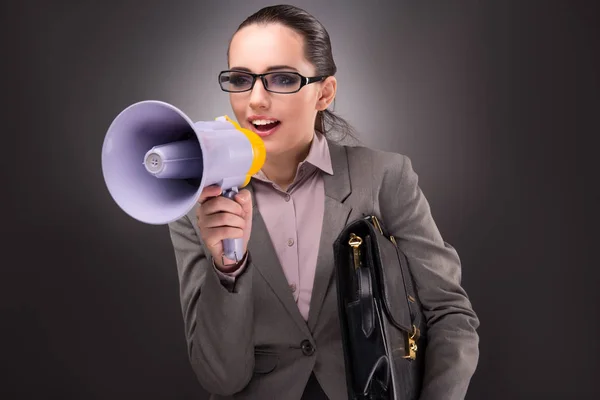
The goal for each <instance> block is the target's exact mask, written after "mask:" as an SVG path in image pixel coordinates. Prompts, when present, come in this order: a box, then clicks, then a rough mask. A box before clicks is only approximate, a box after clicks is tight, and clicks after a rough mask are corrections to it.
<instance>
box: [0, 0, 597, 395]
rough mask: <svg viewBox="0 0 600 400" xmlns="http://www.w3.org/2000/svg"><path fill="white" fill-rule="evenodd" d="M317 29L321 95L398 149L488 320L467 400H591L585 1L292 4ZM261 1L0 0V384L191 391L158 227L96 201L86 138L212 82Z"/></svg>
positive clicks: (168, 252)
mask: <svg viewBox="0 0 600 400" xmlns="http://www.w3.org/2000/svg"><path fill="white" fill-rule="evenodd" d="M293 3H294V4H297V5H300V6H303V7H304V8H305V9H307V10H308V11H309V12H311V13H313V14H315V15H316V16H317V17H318V18H319V19H320V20H321V21H322V22H323V23H324V24H325V25H326V27H327V29H328V30H329V33H330V35H331V38H332V41H333V48H334V57H335V59H336V62H337V64H338V68H339V73H338V76H337V77H338V81H339V92H338V99H337V102H336V105H335V110H336V111H338V112H339V113H340V114H341V115H342V116H344V117H346V118H347V119H348V120H349V121H350V122H351V123H352V124H353V125H354V126H355V127H356V129H357V130H358V131H359V132H360V138H361V140H362V142H363V143H364V144H366V145H368V146H372V147H375V148H380V149H386V150H391V151H396V152H400V153H404V154H407V155H409V156H410V157H411V159H412V160H413V163H414V166H415V168H416V171H417V172H418V173H419V175H420V183H421V186H422V188H423V190H424V191H425V194H426V196H427V197H428V199H429V201H430V203H431V205H432V209H433V213H434V217H435V218H436V221H437V222H438V225H439V228H440V230H441V232H442V234H443V236H444V238H445V239H446V240H447V241H448V242H450V243H451V244H453V245H454V246H455V247H456V248H457V249H458V251H459V253H460V255H461V259H462V261H463V276H464V278H463V283H464V286H465V287H466V289H467V290H468V292H469V294H470V296H471V299H472V301H473V304H474V306H475V309H476V311H477V312H478V314H479V316H480V318H481V321H482V325H481V329H480V334H481V361H480V364H479V368H478V370H477V373H476V375H475V376H474V378H473V381H472V385H471V389H470V392H469V395H468V396H467V398H468V399H533V398H535V399H537V398H544V399H573V398H577V399H592V398H598V396H599V395H600V389H599V388H598V385H597V384H596V382H595V381H594V380H597V376H598V372H597V371H598V366H599V361H598V357H599V356H600V352H599V345H598V342H599V340H598V336H597V332H598V331H597V328H598V317H597V315H598V311H597V309H596V307H597V305H598V304H600V298H599V295H598V273H597V267H598V262H597V259H593V258H592V251H593V250H595V248H594V247H595V245H596V243H595V242H596V241H595V240H593V239H597V237H598V235H597V233H596V231H595V229H593V228H595V226H596V225H595V224H594V220H593V219H592V212H594V213H595V212H596V211H595V210H593V209H592V207H593V206H596V205H597V204H598V196H597V195H596V194H595V193H596V192H595V190H596V187H595V186H596V184H597V182H598V178H597V176H596V175H597V174H596V172H597V170H598V167H597V166H596V165H595V163H594V161H595V157H594V155H595V152H596V148H595V147H593V146H592V137H593V136H595V135H597V134H598V132H600V130H599V129H598V128H599V126H598V125H599V124H598V121H597V118H598V108H599V98H598V90H599V89H600V87H599V86H600V85H599V77H598V70H600V65H599V63H598V57H597V56H598V54H597V53H598V38H599V37H600V36H599V32H598V22H597V20H596V12H595V9H594V5H593V2H588V3H583V2H581V3H577V4H576V3H575V2H572V1H569V2H567V1H563V2H550V1H544V2H543V1H539V2H534V1H520V2H519V1H487V2H483V1H418V2H417V1H413V2H401V1H392V0H390V1H377V0H371V1H364V2H356V3H354V2H348V1H327V2H322V3H321V2H320V1H316V0H314V1H296V2H293ZM267 4H270V3H268V2H264V1H235V2H234V1H230V0H227V1H226V0H223V1H221V2H220V4H219V5H216V2H211V3H206V2H200V1H170V2H166V1H162V2H159V1H137V2H134V1H120V2H111V3H109V2H104V1H91V0H87V1H86V0H80V1H77V2H75V1H73V2H70V3H69V2H66V1H62V2H61V1H55V2H42V1H21V2H12V3H7V2H5V3H3V5H1V6H0V10H1V21H0V22H1V23H0V30H1V31H0V32H1V34H2V35H1V41H2V42H1V44H2V63H1V68H2V76H3V79H2V84H1V86H0V88H1V89H2V98H3V102H2V107H0V108H1V110H2V121H3V123H4V124H5V125H4V129H3V132H2V134H3V145H2V150H3V158H4V160H3V162H2V165H3V167H2V169H1V171H2V182H3V186H2V193H3V196H2V198H3V204H4V205H3V210H4V214H5V216H6V218H4V219H3V224H2V229H1V231H2V241H1V243H2V256H3V258H2V261H1V262H0V265H1V266H2V267H1V269H2V276H1V277H0V285H1V288H0V289H1V290H0V310H1V317H2V322H1V325H0V326H1V329H0V332H1V335H2V338H1V340H0V360H2V361H0V365H2V370H1V371H0V372H1V374H0V382H1V384H0V397H2V398H3V399H46V398H61V399H133V398H136V399H137V398H144V399H203V398H206V394H205V393H204V392H203V390H202V389H201V388H200V387H199V384H198V383H197V382H196V380H195V378H194V375H193V373H192V371H191V368H190V367H189V364H188V361H187V356H186V349H185V344H184V342H185V340H184V333H183V323H182V317H181V313H180V308H179V298H178V282H177V275H176V269H175V264H174V257H173V253H172V249H171V247H170V246H171V245H170V241H169V237H168V232H167V229H166V227H154V226H148V225H144V224H141V223H139V222H137V221H135V220H132V219H131V218H129V217H128V216H126V215H125V214H124V213H123V212H122V211H121V210H120V209H118V207H117V206H116V205H115V204H114V203H113V201H112V199H111V198H110V196H109V194H108V192H107V190H106V187H105V185H104V181H103V179H102V172H101V169H100V150H101V147H102V141H103V139H104V134H105V132H106V130H107V128H108V126H109V124H110V122H111V121H112V119H113V118H114V117H115V116H116V115H117V114H118V112H120V111H121V110H122V109H124V108H125V107H126V106H128V105H129V104H131V103H133V102H136V101H140V100H146V99H159V100H163V101H167V102H170V103H172V104H174V105H176V106H177V107H179V108H181V109H182V110H184V111H185V112H186V113H188V115H189V116H190V117H192V119H194V120H202V119H213V118H214V117H215V116H217V115H222V114H229V115H232V113H231V110H230V107H229V103H228V97H227V95H226V94H225V93H223V92H221V91H220V90H219V88H218V85H217V80H216V76H217V73H218V72H219V71H220V70H222V69H225V68H226V59H225V51H226V46H227V42H228V40H229V38H230V35H231V33H232V32H233V31H234V29H235V28H236V27H237V25H238V24H239V23H240V22H241V21H242V20H243V19H244V18H245V17H246V16H247V15H249V14H251V13H252V12H254V11H256V10H257V9H258V8H259V7H261V6H264V5H267Z"/></svg>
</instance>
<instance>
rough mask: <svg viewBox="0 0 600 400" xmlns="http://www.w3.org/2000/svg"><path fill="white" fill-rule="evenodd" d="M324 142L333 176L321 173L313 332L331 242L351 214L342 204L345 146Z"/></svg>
mask: <svg viewBox="0 0 600 400" xmlns="http://www.w3.org/2000/svg"><path fill="white" fill-rule="evenodd" d="M327 144H328V145H329V151H330V154H331V165H332V169H333V175H329V174H323V178H324V183H325V213H324V215H323V226H322V230H321V239H320V245H319V254H318V256H317V269H316V272H315V281H314V286H313V291H312V296H311V300H310V311H309V315H308V328H309V329H310V331H311V332H313V331H314V328H315V325H316V323H317V321H318V319H319V314H320V312H321V308H322V305H323V300H324V299H325V294H326V293H327V290H328V288H329V286H330V284H331V280H332V279H331V278H332V275H333V271H334V258H333V242H334V241H335V240H336V239H337V236H338V235H339V233H340V231H341V230H342V229H343V228H344V226H345V225H346V223H347V222H348V219H349V218H350V216H351V215H352V214H353V213H352V207H350V206H349V205H348V204H345V203H344V200H346V198H347V197H348V196H349V195H350V193H351V192H352V188H351V182H350V171H349V169H348V158H347V153H346V149H345V148H344V147H343V146H340V145H337V144H335V143H332V142H331V141H329V140H328V143H327Z"/></svg>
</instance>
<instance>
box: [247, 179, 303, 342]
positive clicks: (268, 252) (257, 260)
mask: <svg viewBox="0 0 600 400" xmlns="http://www.w3.org/2000/svg"><path fill="white" fill-rule="evenodd" d="M244 189H248V190H249V191H250V193H251V195H252V196H251V197H252V233H251V234H250V240H249V241H248V250H249V252H250V254H251V255H252V264H253V265H254V266H255V267H256V269H257V271H258V272H259V273H260V274H261V275H262V276H263V278H264V279H265V281H267V284H268V285H269V286H270V287H271V289H272V290H273V292H275V295H276V296H277V297H278V298H279V301H281V303H282V304H283V306H284V307H285V309H286V310H287V311H288V313H289V314H290V317H291V318H292V319H293V320H294V322H295V323H296V325H298V328H300V330H301V331H302V332H303V333H305V334H306V335H310V332H309V331H308V327H307V326H306V322H305V321H304V318H302V314H300V310H298V305H297V304H296V301H295V300H294V296H293V295H292V292H291V290H290V287H289V285H288V282H287V279H286V278H285V275H284V273H283V268H282V267H281V263H280V262H279V257H277V253H276V251H275V248H274V247H273V243H272V242H271V237H270V236H269V231H268V230H267V226H266V225H265V222H264V220H263V218H262V216H261V215H260V212H259V211H258V207H257V205H256V199H255V197H254V188H253V187H252V184H251V183H250V184H249V185H247V186H246V187H244Z"/></svg>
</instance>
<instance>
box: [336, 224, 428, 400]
mask: <svg viewBox="0 0 600 400" xmlns="http://www.w3.org/2000/svg"><path fill="white" fill-rule="evenodd" d="M334 259H335V268H336V282H337V293H338V309H339V319H340V327H341V332H342V343H343V348H344V361H345V365H346V382H347V387H348V394H349V399H351V400H359V399H373V400H375V399H382V400H383V399H394V400H417V399H418V397H419V393H420V390H421V384H422V378H423V367H424V357H425V348H426V345H427V344H426V325H425V321H424V318H423V314H422V309H421V304H420V302H419V299H418V297H417V294H416V292H415V290H414V282H413V279H412V275H411V273H410V269H409V265H408V260H407V258H406V257H405V255H404V254H403V253H402V252H401V251H400V249H399V247H398V246H397V243H396V240H395V238H394V237H393V236H390V235H389V234H387V232H386V231H385V228H384V227H383V226H382V224H381V222H380V221H379V220H378V219H377V218H376V217H375V216H367V217H364V218H361V219H359V220H356V221H353V222H351V223H350V224H348V225H347V226H346V227H345V228H344V230H343V231H342V232H341V233H340V235H339V236H338V238H337V240H336V241H335V243H334Z"/></svg>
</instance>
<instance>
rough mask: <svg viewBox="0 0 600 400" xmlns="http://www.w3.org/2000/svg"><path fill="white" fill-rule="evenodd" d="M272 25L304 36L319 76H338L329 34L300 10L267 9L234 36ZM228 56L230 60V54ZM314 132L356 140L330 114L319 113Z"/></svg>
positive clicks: (346, 126) (343, 122) (347, 126)
mask: <svg viewBox="0 0 600 400" xmlns="http://www.w3.org/2000/svg"><path fill="white" fill-rule="evenodd" d="M269 23H279V24H282V25H284V26H286V27H288V28H290V29H292V30H294V31H295V32H297V33H299V34H300V35H302V36H303V38H304V51H305V53H304V55H305V57H306V59H307V60H308V61H309V62H310V63H311V64H313V65H314V67H315V70H316V71H315V72H316V75H326V76H333V75H335V73H336V72H337V67H336V65H335V61H334V60H333V54H332V51H331V41H330V39H329V34H328V33H327V30H326V29H325V27H324V26H323V25H322V24H321V23H320V22H319V21H318V20H317V19H316V18H315V17H313V16H312V15H311V14H309V13H308V12H306V11H304V10H303V9H301V8H298V7H295V6H291V5H286V4H282V5H276V6H269V7H264V8H262V9H260V10H258V11H257V12H255V13H254V14H252V15H251V16H249V17H248V18H246V19H245V20H244V22H242V23H241V24H240V26H239V27H238V28H237V30H236V31H235V33H237V32H238V31H239V30H240V29H242V28H244V27H246V26H248V25H252V24H269ZM235 33H234V35H235ZM227 56H228V58H229V50H227ZM334 103H335V100H334ZM315 130H316V131H317V132H319V133H322V134H323V135H327V134H328V133H329V132H330V131H332V130H333V131H337V132H339V133H342V134H343V135H344V137H345V136H346V135H349V136H351V137H353V138H355V135H354V128H353V127H352V126H351V125H350V124H349V123H348V122H347V121H346V120H344V119H343V118H341V117H339V116H337V115H335V114H334V113H333V112H332V111H330V110H324V111H319V112H318V113H317V117H316V119H315Z"/></svg>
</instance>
